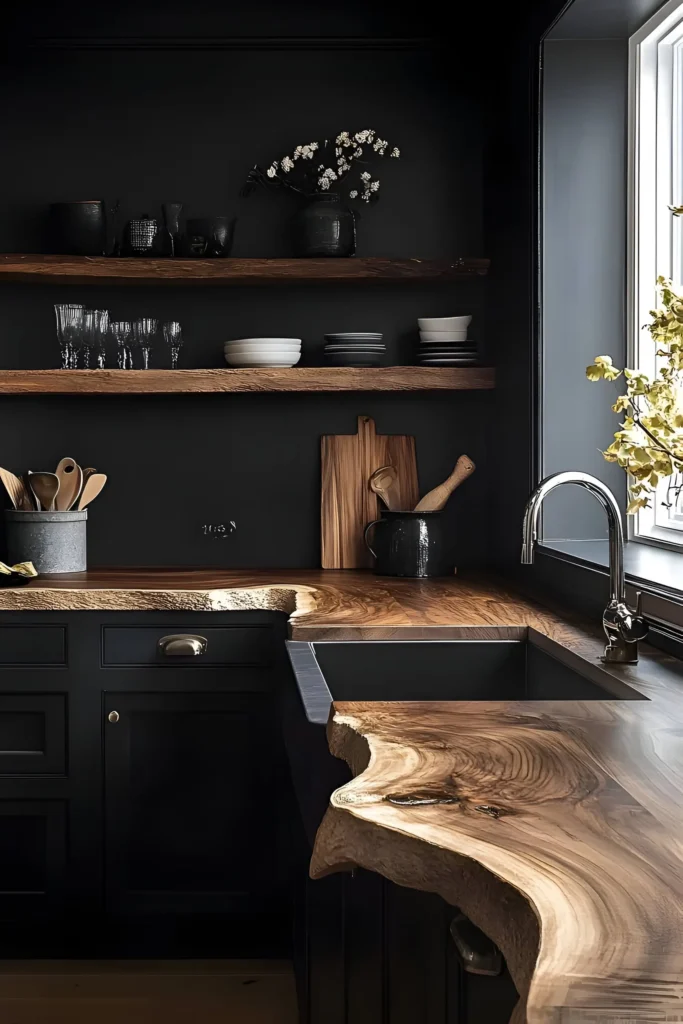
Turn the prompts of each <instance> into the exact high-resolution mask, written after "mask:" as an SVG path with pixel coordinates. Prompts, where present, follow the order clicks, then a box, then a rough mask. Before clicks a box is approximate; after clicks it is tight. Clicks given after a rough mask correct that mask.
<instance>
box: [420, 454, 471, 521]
mask: <svg viewBox="0 0 683 1024" xmlns="http://www.w3.org/2000/svg"><path fill="white" fill-rule="evenodd" d="M475 469H476V466H475V465H474V463H473V462H472V460H471V459H469V458H468V457H467V456H466V455H461V456H460V458H459V459H458V461H457V462H456V464H455V469H454V470H453V472H452V473H451V475H450V476H449V477H448V478H447V479H446V480H444V482H443V483H442V484H439V486H438V487H435V488H434V490H432V491H428V492H427V494H425V496H424V498H420V500H419V501H418V503H417V505H416V506H415V511H416V512H438V511H439V509H442V508H443V507H444V505H445V504H446V502H447V501H448V499H449V498H450V496H451V494H452V493H453V491H454V490H455V488H456V487H459V486H460V484H461V483H462V482H463V480H466V479H467V477H468V476H470V475H471V474H472V473H474V470H475Z"/></svg>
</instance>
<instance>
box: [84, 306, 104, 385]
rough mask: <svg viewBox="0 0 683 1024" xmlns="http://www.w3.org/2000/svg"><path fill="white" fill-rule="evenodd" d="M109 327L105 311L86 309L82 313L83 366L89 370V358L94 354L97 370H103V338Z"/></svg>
mask: <svg viewBox="0 0 683 1024" xmlns="http://www.w3.org/2000/svg"><path fill="white" fill-rule="evenodd" d="M108 326H109V311H108V310H107V309H86V310H84V312H83V365H84V367H85V369H86V370H89V369H90V358H91V355H93V354H94V356H95V360H96V362H97V369H98V370H103V369H104V363H105V338H106V336H107V327H108Z"/></svg>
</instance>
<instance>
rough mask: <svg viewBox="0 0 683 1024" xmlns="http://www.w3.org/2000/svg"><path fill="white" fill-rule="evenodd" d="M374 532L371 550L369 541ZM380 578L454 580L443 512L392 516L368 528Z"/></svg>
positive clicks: (366, 532)
mask: <svg viewBox="0 0 683 1024" xmlns="http://www.w3.org/2000/svg"><path fill="white" fill-rule="evenodd" d="M372 529H374V531H375V534H374V537H373V539H372V546H371V544H370V541H369V539H368V534H369V533H370V530H372ZM364 536H365V543H366V545H367V547H368V549H369V551H370V553H371V554H372V555H373V556H374V558H375V572H377V573H379V575H380V576H412V577H424V576H452V575H453V573H454V572H455V563H454V559H453V554H452V542H451V538H450V535H449V532H447V530H446V527H445V524H444V520H443V513H442V512H389V511H388V510H387V511H384V512H383V513H382V518H381V519H375V520H374V521H373V522H372V523H368V525H367V526H366V527H365V534H364Z"/></svg>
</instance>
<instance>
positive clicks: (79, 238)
mask: <svg viewBox="0 0 683 1024" xmlns="http://www.w3.org/2000/svg"><path fill="white" fill-rule="evenodd" d="M49 223H50V236H51V248H52V250H53V252H57V253H65V254H68V255H72V256H104V255H106V252H107V212H106V206H105V203H104V201H103V200H101V199H91V200H82V201H79V202H75V203H52V205H51V206H50V222H49Z"/></svg>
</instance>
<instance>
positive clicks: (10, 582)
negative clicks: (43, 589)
mask: <svg viewBox="0 0 683 1024" xmlns="http://www.w3.org/2000/svg"><path fill="white" fill-rule="evenodd" d="M37 578H38V577H37V576H22V575H21V573H19V572H13V573H11V575H9V576H8V575H7V574H6V573H4V572H2V573H0V587H23V586H24V584H26V583H30V582H31V580H35V579H37Z"/></svg>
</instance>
